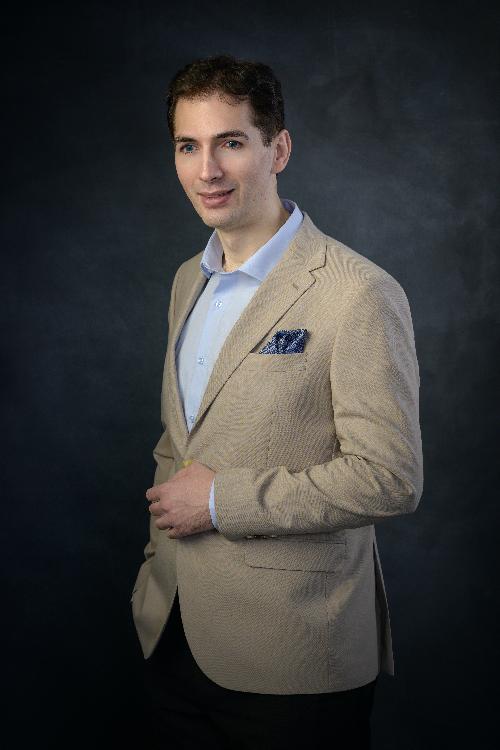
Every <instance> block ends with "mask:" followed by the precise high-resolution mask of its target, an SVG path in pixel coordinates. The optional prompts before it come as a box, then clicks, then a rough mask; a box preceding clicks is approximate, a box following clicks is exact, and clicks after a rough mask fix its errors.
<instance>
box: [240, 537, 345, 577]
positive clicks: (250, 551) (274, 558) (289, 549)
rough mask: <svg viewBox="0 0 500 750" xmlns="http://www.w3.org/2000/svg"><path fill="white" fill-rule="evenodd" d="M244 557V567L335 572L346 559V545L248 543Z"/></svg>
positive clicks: (277, 540) (292, 542) (286, 542)
mask: <svg viewBox="0 0 500 750" xmlns="http://www.w3.org/2000/svg"><path fill="white" fill-rule="evenodd" d="M244 554H245V563H246V564H247V565H249V566H250V567H252V568H271V569H273V570H304V571H325V572H335V571H339V570H340V569H341V568H342V566H343V564H344V561H345V559H346V542H345V541H338V542H334V541H331V539H329V540H328V541H326V540H324V541H322V540H318V541H309V540H308V541H298V540H296V539H294V540H293V541H292V540H290V539H288V540H287V539H283V538H281V539H273V540H269V539H256V540H247V541H246V542H245V552H244Z"/></svg>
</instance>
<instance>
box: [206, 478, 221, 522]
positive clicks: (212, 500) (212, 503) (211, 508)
mask: <svg viewBox="0 0 500 750" xmlns="http://www.w3.org/2000/svg"><path fill="white" fill-rule="evenodd" d="M214 485H215V479H213V480H212V486H211V487H210V499H209V501H208V509H209V511H210V516H211V517H212V523H213V525H214V526H215V528H216V529H217V531H219V527H218V526H217V515H216V513H215V488H214Z"/></svg>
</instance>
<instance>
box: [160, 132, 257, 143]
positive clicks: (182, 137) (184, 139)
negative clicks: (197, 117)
mask: <svg viewBox="0 0 500 750" xmlns="http://www.w3.org/2000/svg"><path fill="white" fill-rule="evenodd" d="M229 137H231V138H246V140H247V141H249V140H250V138H249V136H248V135H247V134H246V133H244V132H243V130H225V131H224V132H223V133H217V135H214V137H213V139H214V140H216V141H217V140H219V139H221V138H229ZM174 143H198V141H197V140H196V138H192V137H191V136H189V135H177V136H176V137H175V138H174Z"/></svg>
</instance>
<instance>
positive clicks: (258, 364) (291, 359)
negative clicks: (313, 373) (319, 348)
mask: <svg viewBox="0 0 500 750" xmlns="http://www.w3.org/2000/svg"><path fill="white" fill-rule="evenodd" d="M306 365H307V353H306V352H297V353H294V354H258V353H257V352H250V354H247V356H246V357H245V359H244V360H243V361H242V362H241V364H240V369H241V368H244V369H245V370H259V371H261V372H263V371H266V372H287V371H292V370H293V371H295V370H305V369H306Z"/></svg>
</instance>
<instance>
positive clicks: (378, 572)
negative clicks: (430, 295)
mask: <svg viewBox="0 0 500 750" xmlns="http://www.w3.org/2000/svg"><path fill="white" fill-rule="evenodd" d="M201 255H202V253H198V255H195V256H194V257H193V258H191V259H189V260H187V261H186V262H185V263H183V264H182V265H181V266H180V268H179V269H178V271H177V273H176V275H175V278H174V282H173V285H172V292H171V298H170V307H169V318H168V320H169V340H168V346H167V353H166V360H165V370H164V379H163V388H162V399H161V404H162V423H163V427H164V430H165V431H164V433H163V435H162V436H161V438H160V440H159V442H158V444H157V446H156V448H155V450H154V456H155V459H156V462H157V470H156V474H155V478H154V482H155V484H157V483H160V482H164V481H166V480H167V479H169V478H170V477H171V476H172V475H173V474H174V473H175V471H176V470H178V469H179V468H180V467H181V462H182V460H183V459H185V458H194V459H196V460H198V461H200V462H201V463H203V464H205V465H207V466H209V467H210V468H212V469H213V470H214V471H215V472H216V476H215V509H216V513H217V520H218V523H219V525H220V532H219V531H216V530H215V529H213V530H211V531H208V532H204V533H201V534H195V535H192V536H189V537H184V538H182V539H178V540H175V539H169V538H168V537H167V536H166V534H165V532H162V531H158V530H157V528H156V526H155V525H154V524H153V523H152V522H151V526H150V540H149V543H148V544H147V546H146V548H145V551H144V552H145V562H144V563H143V564H142V566H141V568H140V570H139V574H138V577H137V581H136V584H135V587H134V591H133V595H132V610H133V617H134V621H135V625H136V628H137V632H138V635H139V639H140V642H141V645H142V649H143V653H144V657H145V658H148V657H149V656H150V655H151V653H152V652H153V650H154V648H155V646H156V644H157V643H158V640H159V638H160V636H161V634H162V631H163V628H164V627H165V624H166V622H167V620H168V617H169V613H170V609H171V606H172V603H173V600H174V597H175V592H176V589H177V588H178V593H179V602H180V608H181V614H182V621H183V625H184V629H185V633H186V638H187V641H188V643H189V646H190V649H191V651H192V653H193V656H194V658H195V660H196V662H197V663H198V665H199V667H200V669H201V670H202V671H203V672H204V673H205V674H206V675H207V676H208V677H209V678H210V679H211V680H212V681H213V682H215V683H217V684H219V685H221V686H223V687H225V688H228V689H230V690H238V691H246V692H255V693H275V694H293V693H323V692H332V691H338V690H348V689H351V688H355V687H358V686H361V685H363V684H365V683H367V682H369V681H371V680H373V679H375V677H376V675H377V674H378V672H379V671H380V670H384V671H386V672H388V673H389V674H394V666H393V654H392V643H391V630H390V623H389V611H388V606H387V599H386V593H385V588H384V581H383V576H382V569H381V565H380V560H379V555H378V551H377V544H376V539H375V528H374V524H375V523H377V522H379V521H382V520H384V519H387V518H389V517H390V516H397V515H399V514H402V513H411V512H412V511H414V510H415V508H416V507H417V505H418V502H419V500H420V497H421V493H422V485H423V470H422V449H421V437H420V427H419V410H418V397H419V373H418V363H417V358H416V354H415V345H414V336H413V328H412V320H411V315H410V309H409V306H408V301H407V298H406V296H405V293H404V291H403V290H402V288H401V286H400V285H399V284H398V282H397V281H395V280H394V278H393V277H392V276H390V275H389V274H388V273H387V272H386V271H384V270H383V269H381V268H380V267H379V266H377V265H376V264H374V263H372V262H371V261H369V260H368V259H366V258H364V257H363V256H362V255H360V254H358V253H357V252H355V251H353V250H351V249H350V248H348V247H346V246H345V245H343V244H342V243H340V242H337V241H336V240H334V239H332V238H331V237H328V236H327V235H325V234H324V233H323V232H321V231H320V230H319V229H318V228H317V227H316V226H315V225H314V224H313V222H312V221H311V219H310V217H309V216H308V215H307V214H306V213H305V214H304V221H303V223H302V225H301V227H300V229H299V231H298V232H297V234H296V236H295V238H294V239H293V241H292V242H291V244H290V246H289V247H288V248H287V250H286V251H285V253H284V255H283V256H282V258H281V260H280V261H279V262H278V264H277V265H276V266H275V267H274V268H273V270H272V271H271V272H270V273H269V275H268V276H267V277H266V279H265V280H264V281H263V282H262V284H261V285H260V287H259V288H258V290H257V292H256V293H255V295H254V296H253V297H252V299H251V301H250V302H249V304H248V305H247V307H246V308H245V309H244V311H243V313H242V314H241V316H240V318H239V319H238V320H237V322H236V324H235V325H234V327H233V328H232V330H231V331H230V333H229V335H228V337H227V339H226V341H225V342H224V345H223V347H222V349H221V351H220V353H219V356H218V358H217V360H216V363H215V366H214V368H213V371H212V373H211V376H210V380H209V382H208V385H207V388H206V391H205V394H204V396H203V400H202V403H201V405H200V409H199V412H198V414H197V416H196V421H195V422H194V425H193V428H192V431H191V433H188V430H187V427H186V423H185V418H184V413H183V409H182V404H181V400H180V396H179V389H178V383H177V373H176V366H175V342H176V341H177V339H178V337H179V334H180V332H181V329H182V326H183V324H184V322H185V320H186V318H187V316H188V314H189V312H190V310H191V309H192V307H193V305H194V303H195V301H196V299H197V297H198V295H199V294H200V291H201V290H202V288H203V286H204V282H205V276H204V275H203V274H202V272H201V270H200V258H201ZM294 328H306V329H307V331H308V334H309V336H308V339H307V341H306V344H305V348H304V351H303V352H302V353H294V354H259V353H258V352H259V349H261V348H262V346H263V345H264V344H265V343H266V342H267V341H269V339H270V338H271V337H272V336H273V334H274V333H275V332H276V331H277V330H280V329H294ZM207 503H208V498H207Z"/></svg>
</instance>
